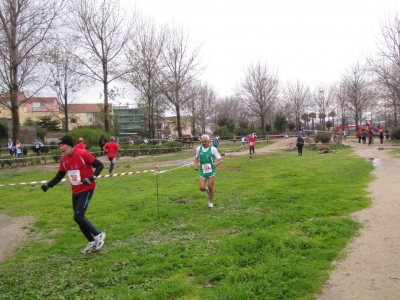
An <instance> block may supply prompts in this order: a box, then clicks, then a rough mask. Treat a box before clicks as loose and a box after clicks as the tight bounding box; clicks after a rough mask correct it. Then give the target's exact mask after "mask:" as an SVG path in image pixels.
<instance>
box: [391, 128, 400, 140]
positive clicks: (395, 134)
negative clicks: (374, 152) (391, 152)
mask: <svg viewBox="0 0 400 300" xmlns="http://www.w3.org/2000/svg"><path fill="white" fill-rule="evenodd" d="M390 139H392V140H400V127H395V128H394V129H393V130H392V132H391V133H390Z"/></svg>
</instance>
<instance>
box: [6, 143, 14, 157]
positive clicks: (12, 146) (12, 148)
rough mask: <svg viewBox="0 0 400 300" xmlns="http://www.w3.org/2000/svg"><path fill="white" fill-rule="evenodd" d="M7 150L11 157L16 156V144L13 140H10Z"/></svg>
mask: <svg viewBox="0 0 400 300" xmlns="http://www.w3.org/2000/svg"><path fill="white" fill-rule="evenodd" d="M7 149H8V151H9V152H10V155H11V157H14V156H15V144H14V142H13V141H12V139H8V143H7Z"/></svg>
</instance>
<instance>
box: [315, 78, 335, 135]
mask: <svg viewBox="0 0 400 300" xmlns="http://www.w3.org/2000/svg"><path fill="white" fill-rule="evenodd" d="M333 94H334V91H333V89H332V87H329V86H326V85H322V84H320V85H318V86H317V87H316V89H315V90H314V92H313V95H312V103H311V107H312V108H313V110H314V111H316V113H317V116H318V118H319V119H320V124H321V127H322V129H325V127H326V126H325V118H326V117H327V116H328V113H329V110H330V109H331V107H332V104H333V99H334V98H333Z"/></svg>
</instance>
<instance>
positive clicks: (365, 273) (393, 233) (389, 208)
mask: <svg viewBox="0 0 400 300" xmlns="http://www.w3.org/2000/svg"><path fill="white" fill-rule="evenodd" d="M350 145H351V146H352V147H353V149H354V151H355V153H356V154H357V155H359V156H360V157H362V158H365V159H367V160H369V161H371V162H372V163H373V164H374V166H375V168H374V170H373V172H372V175H373V176H375V180H373V181H372V182H371V183H370V184H369V186H368V191H369V192H370V193H371V198H372V205H371V206H370V207H369V208H367V209H364V210H362V211H358V212H356V213H354V214H353V215H352V217H353V218H354V219H355V220H357V221H359V222H360V223H362V224H363V226H364V227H363V228H362V229H361V230H360V231H359V235H358V236H357V237H356V238H355V239H354V240H353V241H352V242H351V243H350V244H349V245H348V246H347V248H346V249H345V253H346V254H347V255H346V257H345V258H344V259H343V260H339V261H336V262H335V263H334V266H335V269H334V270H333V271H331V272H330V279H329V280H328V281H327V282H326V284H325V286H324V288H323V291H322V294H321V295H318V296H317V297H316V299H318V300H331V299H332V300H333V299H334V300H337V299H341V300H347V299H349V300H350V299H352V300H353V299H363V300H369V299H371V300H372V299H374V300H379V299H382V300H395V299H400V260H399V254H400V230H399V228H400V203H399V200H398V185H399V181H398V178H399V177H398V172H399V168H400V160H399V159H398V158H395V157H394V156H393V155H391V154H389V151H390V148H393V147H390V146H387V147H386V146H383V147H382V148H384V149H386V150H378V147H379V145H377V144H375V146H373V147H372V146H367V145H361V144H357V143H351V144H350Z"/></svg>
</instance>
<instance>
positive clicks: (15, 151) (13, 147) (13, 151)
mask: <svg viewBox="0 0 400 300" xmlns="http://www.w3.org/2000/svg"><path fill="white" fill-rule="evenodd" d="M36 141H37V140H36ZM42 146H43V144H42ZM7 149H8V151H9V153H10V155H11V157H21V156H22V154H23V149H24V145H23V144H22V143H21V142H20V141H19V140H15V143H14V142H13V141H12V139H8V142H7Z"/></svg>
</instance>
